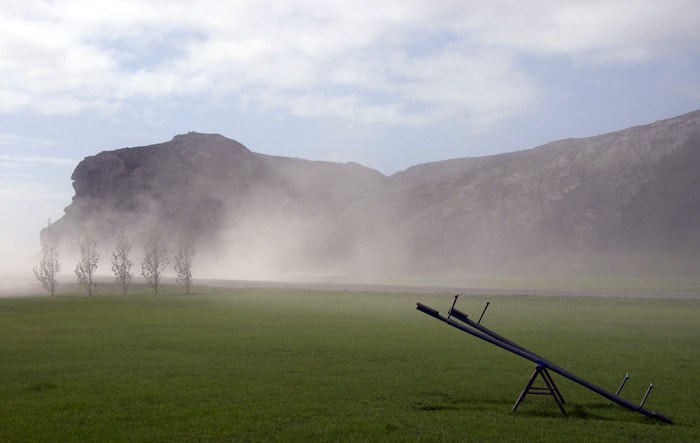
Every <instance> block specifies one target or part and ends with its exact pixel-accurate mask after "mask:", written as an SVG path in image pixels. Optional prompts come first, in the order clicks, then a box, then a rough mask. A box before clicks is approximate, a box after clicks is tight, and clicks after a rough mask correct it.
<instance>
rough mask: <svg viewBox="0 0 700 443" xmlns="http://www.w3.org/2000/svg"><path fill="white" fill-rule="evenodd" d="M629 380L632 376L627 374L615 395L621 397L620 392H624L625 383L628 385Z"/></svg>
mask: <svg viewBox="0 0 700 443" xmlns="http://www.w3.org/2000/svg"><path fill="white" fill-rule="evenodd" d="M629 379H630V375H629V374H625V378H624V379H622V383H620V387H619V388H617V392H616V393H615V395H620V392H622V387H623V386H625V383H627V380H629Z"/></svg>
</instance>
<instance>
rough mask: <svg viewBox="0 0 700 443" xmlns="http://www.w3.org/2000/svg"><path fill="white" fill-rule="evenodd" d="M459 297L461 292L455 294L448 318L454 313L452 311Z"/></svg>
mask: <svg viewBox="0 0 700 443" xmlns="http://www.w3.org/2000/svg"><path fill="white" fill-rule="evenodd" d="M458 298H459V294H457V295H455V300H454V301H453V302H452V307H451V308H450V310H449V311H447V318H448V319H449V318H450V315H452V314H451V312H452V310H453V309H454V308H455V305H456V304H457V299H458Z"/></svg>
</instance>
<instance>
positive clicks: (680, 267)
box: [53, 111, 700, 278]
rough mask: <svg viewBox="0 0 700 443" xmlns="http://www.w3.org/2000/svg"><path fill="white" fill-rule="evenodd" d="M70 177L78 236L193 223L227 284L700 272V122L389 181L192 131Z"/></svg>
mask: <svg viewBox="0 0 700 443" xmlns="http://www.w3.org/2000/svg"><path fill="white" fill-rule="evenodd" d="M72 178H73V180H74V188H75V196H74V198H73V202H72V203H71V205H70V206H68V207H67V208H66V211H65V216H64V217H63V218H62V219H61V220H59V221H58V222H57V223H56V224H55V225H54V227H53V229H55V230H56V231H57V232H59V233H60V234H61V235H62V236H63V237H64V238H71V237H72V236H74V235H75V233H76V232H77V231H78V230H79V229H80V228H81V227H83V226H85V225H86V224H91V225H92V226H93V227H95V228H96V229H97V230H98V231H100V234H101V236H102V238H103V239H104V241H103V242H102V243H104V244H107V245H109V244H111V242H112V240H111V238H113V236H114V233H115V232H117V231H118V230H119V229H126V230H127V231H129V232H132V233H133V236H134V238H135V243H138V239H139V236H140V235H142V232H143V231H144V229H145V228H144V227H145V226H146V225H147V224H148V223H152V222H154V221H158V222H159V223H161V225H162V226H164V228H165V229H166V230H169V231H170V233H171V234H172V232H174V230H175V229H176V228H177V227H178V226H179V225H181V224H182V223H184V222H187V223H190V224H191V225H192V226H193V227H194V230H195V232H196V234H197V237H198V244H199V245H200V246H199V250H200V253H199V255H198V260H199V262H200V263H202V264H203V265H205V266H206V267H207V269H208V270H209V271H210V272H211V273H214V274H217V275H222V276H235V277H237V278H277V277H279V278H285V277H289V276H290V275H291V276H294V275H296V276H300V275H301V276H309V275H319V274H320V275H345V276H351V275H355V274H363V275H368V274H370V275H382V274H385V273H387V274H391V275H393V276H396V275H401V274H404V273H411V274H416V273H419V274H475V273H491V274H500V273H522V274H543V273H553V272H556V273H563V274H571V273H574V274H598V275H600V274H603V275H604V274H608V273H618V274H654V275H667V274H668V275H671V274H672V275H678V274H691V273H696V275H697V272H699V271H700V111H697V112H693V113H690V114H686V115H683V116H680V117H676V118H672V119H668V120H664V121H659V122H656V123H653V124H651V125H645V126H638V127H634V128H629V129H625V130H622V131H618V132H614V133H610V134H605V135H600V136H597V137H591V138H583V139H567V140H560V141H556V142H553V143H550V144H547V145H544V146H540V147H537V148H534V149H529V150H524V151H519V152H513V153H507V154H501V155H494V156H488V157H479V158H465V159H456V160H447V161H442V162H436V163H428V164H422V165H417V166H414V167H412V168H409V169H407V170H405V171H402V172H399V173H397V174H394V175H392V176H390V177H386V176H384V175H382V174H381V173H379V172H377V171H374V170H372V169H369V168H366V167H363V166H361V165H358V164H352V163H350V164H338V163H329V162H314V161H307V160H300V159H292V158H285V157H274V156H267V155H262V154H258V153H254V152H251V151H249V150H248V149H247V148H246V147H244V146H243V145H241V144H240V143H238V142H235V141H233V140H230V139H227V138H225V137H222V136H220V135H208V134H198V133H188V134H185V135H178V136H176V137H175V138H173V140H171V141H169V142H165V143H161V144H157V145H152V146H145V147H138V148H125V149H119V150H115V151H105V152H101V153H99V154H97V155H95V156H91V157H87V158H86V159H84V160H83V161H82V162H81V163H80V164H79V165H78V166H77V168H76V169H75V172H74V173H73V176H72ZM71 241H72V240H69V241H67V242H64V243H69V244H70V243H71ZM135 249H137V248H135Z"/></svg>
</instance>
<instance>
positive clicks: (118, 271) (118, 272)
mask: <svg viewBox="0 0 700 443" xmlns="http://www.w3.org/2000/svg"><path fill="white" fill-rule="evenodd" d="M130 253H131V240H129V236H128V235H126V233H125V232H124V230H122V231H121V232H119V237H117V246H116V247H115V249H114V252H112V258H111V259H110V261H111V262H112V272H114V276H115V277H116V278H115V281H116V282H117V283H118V284H119V286H121V287H122V291H123V292H124V295H126V290H127V288H128V287H129V283H131V277H132V276H133V274H132V273H131V266H132V265H133V264H134V262H132V261H131V260H129V254H130Z"/></svg>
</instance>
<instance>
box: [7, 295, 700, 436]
mask: <svg viewBox="0 0 700 443" xmlns="http://www.w3.org/2000/svg"><path fill="white" fill-rule="evenodd" d="M103 286H104V287H103V288H102V289H101V291H102V292H100V293H99V295H97V296H94V297H87V296H85V295H77V294H78V292H76V295H61V296H58V297H53V298H49V297H39V298H15V299H0V337H1V338H0V441H105V440H107V441H304V440H314V441H319V440H320V441H525V440H529V441H533V440H534V441H543V440H544V441H689V442H690V441H699V440H700V375H699V374H700V346H698V345H700V301H698V300H653V299H631V298H630V299H627V298H615V299H612V298H585V297H580V298H579V297H562V298H555V297H535V296H520V297H489V298H486V297H483V296H463V297H462V298H461V299H460V302H459V307H460V309H461V310H463V311H466V312H468V313H470V314H471V315H472V316H476V315H478V314H479V313H480V311H481V308H482V307H483V304H484V302H485V301H486V300H490V301H491V307H490V308H489V311H488V312H487V314H486V318H485V320H484V323H485V324H486V325H487V326H489V327H491V328H493V329H495V330H496V331H498V332H501V333H502V334H504V335H505V336H507V337H509V338H511V339H513V340H516V341H518V342H520V343H521V344H523V345H525V346H527V347H529V348H531V349H532V350H533V351H536V352H538V353H540V354H542V355H544V356H545V357H547V358H548V359H550V360H552V361H554V362H555V363H557V364H559V365H560V366H563V367H564V368H566V369H568V370H570V371H571V372H573V373H575V374H577V375H579V376H581V377H584V378H587V379H589V380H590V381H591V382H594V383H596V384H599V385H601V386H603V387H605V388H607V389H609V390H612V391H614V390H615V389H616V388H617V385H618V384H619V382H620V381H621V380H622V378H623V377H624V374H625V373H626V372H629V373H630V376H631V379H630V381H629V382H628V383H627V385H626V387H625V389H624V391H623V394H624V396H625V397H626V398H629V399H630V400H632V401H635V402H637V401H639V400H641V397H642V396H643V394H644V391H645V390H646V387H647V386H648V384H649V382H653V383H654V385H655V388H654V390H653V391H652V393H651V395H650V397H649V400H648V401H647V404H646V406H647V408H648V409H652V410H658V411H659V412H661V413H663V414H665V415H668V416H670V417H671V418H673V419H674V421H675V422H676V424H675V425H664V424H662V423H660V422H656V421H653V420H650V419H647V418H645V417H643V416H642V415H640V414H637V413H634V412H630V411H628V410H626V409H624V408H622V407H619V406H617V405H615V404H613V403H611V402H609V401H607V400H605V399H603V398H602V397H599V396H597V395H595V394H594V393H592V392H590V391H588V390H586V389H585V388H582V387H580V386H578V385H576V384H574V383H572V382H569V381H568V380H565V379H563V378H561V377H560V376H557V375H554V377H555V380H556V381H557V383H558V385H559V387H560V389H561V390H562V393H563V395H564V397H565V398H566V400H567V404H566V408H567V411H568V412H569V413H568V415H567V416H562V415H561V414H560V413H559V412H558V410H557V408H556V406H555V405H554V403H553V402H552V400H551V399H550V398H546V397H528V398H527V399H526V401H525V402H524V403H523V404H522V405H521V406H520V408H519V410H518V411H516V412H515V413H511V412H510V408H511V407H512V404H513V402H514V401H515V399H516V398H517V396H518V394H519V392H520V390H521V389H522V388H523V386H524V384H525V382H526V381H527V379H528V377H529V376H530V374H531V372H532V370H533V366H534V365H533V364H532V363H530V362H527V361H525V360H523V359H521V358H519V357H516V356H514V355H512V354H510V353H508V352H506V351H503V350H501V349H497V348H495V347H494V346H492V345H489V344H487V343H484V342H481V341H479V340H478V339H476V338H473V337H470V336H468V335H466V334H464V333H461V332H459V331H457V330H456V329H453V328H450V327H449V326H447V325H445V324H443V323H440V322H438V321H436V320H434V319H432V318H430V317H428V316H426V315H424V314H422V313H420V312H418V311H416V310H415V303H416V301H421V302H423V303H426V304H428V305H431V306H433V307H435V308H438V309H440V310H441V311H443V312H444V311H446V309H447V308H448V307H449V305H450V303H451V301H452V296H451V295H449V294H432V295H421V294H381V293H356V292H346V291H339V292H323V291H301V290H283V289H275V290H272V289H247V290H242V289H216V288H202V287H195V288H194V292H195V294H194V295H191V296H184V295H181V294H180V293H181V289H180V288H177V287H165V288H164V290H163V291H162V292H164V293H165V294H162V295H159V296H155V295H152V294H150V293H149V291H148V290H147V289H145V288H142V287H135V288H134V291H135V292H137V293H138V295H130V296H126V297H124V296H118V295H107V293H108V292H109V291H110V289H109V285H103ZM98 289H99V287H98ZM114 292H115V293H116V292H117V291H116V289H115V290H114Z"/></svg>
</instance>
